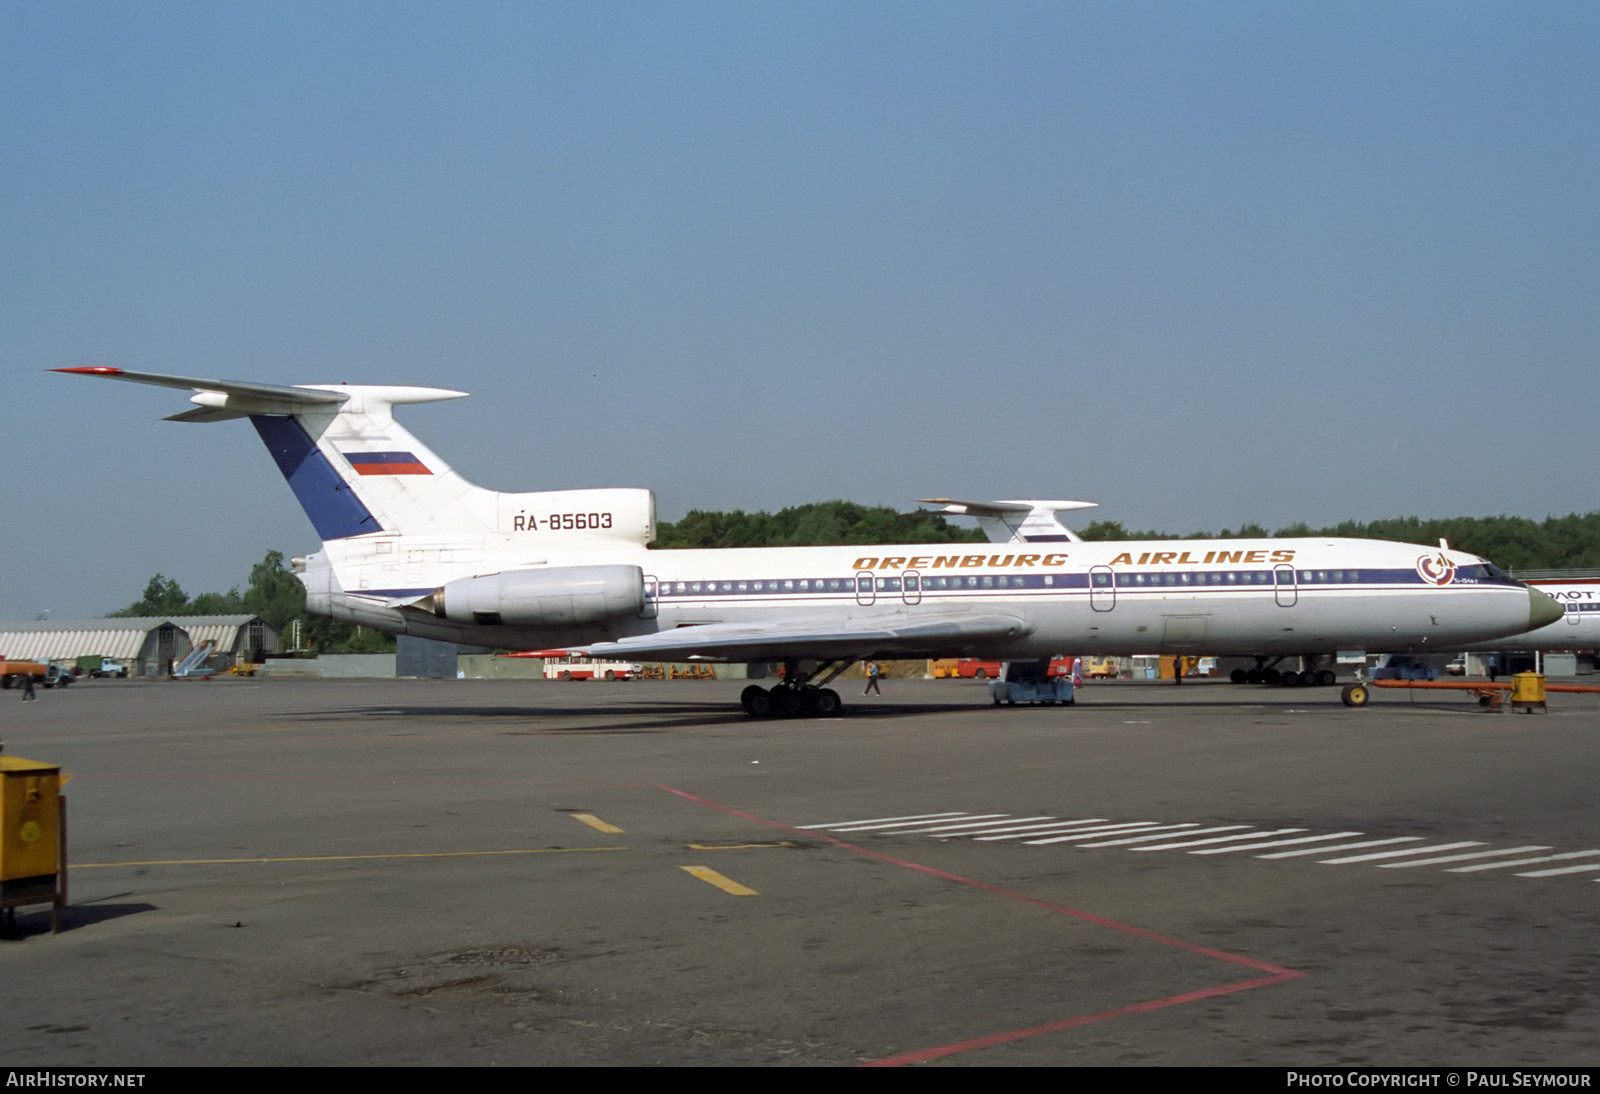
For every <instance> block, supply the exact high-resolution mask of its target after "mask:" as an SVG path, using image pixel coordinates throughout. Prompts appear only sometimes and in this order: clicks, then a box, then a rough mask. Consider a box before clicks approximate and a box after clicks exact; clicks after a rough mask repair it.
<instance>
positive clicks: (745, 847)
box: [685, 839, 799, 851]
mask: <svg viewBox="0 0 1600 1094" xmlns="http://www.w3.org/2000/svg"><path fill="white" fill-rule="evenodd" d="M685 846H687V847H688V848H689V850H691V851H751V850H755V849H756V848H760V847H797V846H799V845H798V844H795V843H791V842H789V841H788V840H786V839H785V840H772V841H769V842H767V843H690V844H686V845H685Z"/></svg>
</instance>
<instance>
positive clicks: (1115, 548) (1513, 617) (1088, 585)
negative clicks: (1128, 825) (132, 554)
mask: <svg viewBox="0 0 1600 1094" xmlns="http://www.w3.org/2000/svg"><path fill="white" fill-rule="evenodd" d="M367 538H368V537H354V538H351V539H345V540H341V541H338V542H337V543H330V544H328V545H326V547H325V550H324V552H323V555H327V556H334V555H337V556H340V557H328V558H325V559H323V560H322V561H323V564H324V567H326V566H328V565H329V564H331V567H332V569H331V570H329V569H326V568H325V569H324V570H323V572H324V574H326V575H329V576H331V574H332V572H333V571H337V573H338V581H337V583H336V584H326V583H325V582H326V580H327V578H326V577H324V578H321V579H319V578H318V577H317V571H318V566H317V561H318V559H319V558H320V557H321V556H314V558H313V560H312V564H311V565H310V566H308V567H307V568H306V573H305V574H303V575H302V576H303V579H305V580H306V581H307V585H308V589H309V590H310V592H311V597H312V601H313V607H314V609H315V610H323V611H327V612H328V614H332V615H334V616H335V617H337V618H344V619H348V620H350V621H353V622H361V623H366V624H368V625H371V626H376V627H380V628H382V629H385V630H391V631H396V632H399V633H411V634H419V635H422V636H425V637H432V638H444V639H448V640H454V641H460V642H468V643H475V644H482V645H489V646H498V647H534V646H579V645H585V644H590V643H595V642H604V641H612V640H617V639H621V638H626V637H628V636H633V635H645V634H651V633H655V632H664V631H672V630H675V629H677V628H681V627H689V626H703V625H708V624H725V625H726V624H742V623H747V624H750V625H752V626H757V625H759V626H763V627H771V628H777V629H781V628H782V627H783V626H784V624H785V620H786V619H799V618H805V619H816V618H819V617H827V618H836V619H837V620H838V622H839V625H840V627H841V629H849V628H861V627H863V626H871V625H872V623H873V620H874V619H887V618H905V617H907V616H915V615H917V614H921V613H928V614H938V615H940V616H943V617H948V616H950V615H952V614H954V615H959V614H960V613H963V612H970V613H973V614H984V615H993V614H1004V615H1008V616H1014V617H1015V618H1017V619H1019V620H1020V621H1021V622H1022V624H1023V626H1022V628H1021V630H1020V633H1019V634H1018V635H1017V636H1015V637H1011V638H1007V639H1006V640H1004V641H1003V642H999V643H995V642H992V641H990V642H986V643H985V644H983V645H982V646H981V647H974V646H970V645H961V644H959V643H958V644H956V645H954V646H948V645H946V646H938V647H934V646H930V647H929V648H928V649H926V650H919V651H915V652H918V653H926V654H928V655H947V656H953V655H968V654H971V653H975V652H982V653H984V654H986V655H990V656H995V657H1007V658H1024V657H1043V656H1048V655H1050V654H1053V653H1062V652H1072V653H1079V654H1089V655H1092V654H1133V653H1149V652H1156V651H1191V652H1195V653H1202V652H1203V653H1208V654H1303V653H1322V652H1334V651H1343V650H1388V651H1402V650H1422V649H1426V650H1437V649H1459V648H1461V647H1462V646H1463V645H1465V644H1469V643H1472V642H1477V641H1482V640H1485V639H1489V638H1492V637H1493V636H1495V635H1503V634H1508V633H1514V632H1516V631H1526V630H1528V629H1530V627H1531V626H1532V625H1534V624H1535V623H1537V624H1539V625H1543V623H1545V622H1546V621H1548V620H1550V619H1553V618H1559V617H1558V615H1557V614H1556V611H1557V609H1556V608H1555V606H1554V605H1552V604H1551V603H1550V602H1549V601H1548V600H1546V599H1545V598H1543V597H1542V596H1536V595H1530V592H1529V590H1528V588H1527V587H1526V586H1525V585H1523V584H1522V583H1520V582H1517V581H1515V580H1513V579H1512V578H1510V577H1508V576H1506V575H1505V574H1504V573H1503V572H1501V571H1500V570H1499V569H1497V568H1496V567H1494V566H1492V565H1491V564H1489V563H1487V562H1485V561H1484V560H1483V559H1480V558H1478V557H1476V556H1474V555H1468V554H1466V553H1464V552H1460V551H1451V550H1445V549H1440V548H1425V547H1419V546H1416V545H1411V544H1397V543H1390V542H1384V541H1376V540H1351V539H1260V540H1175V541H1146V542H1102V543H1071V544H1041V545H1016V544H988V543H985V544H937V545H933V544H900V545H893V546H872V547H860V546H855V547H792V548H750V549H726V550H643V549H639V548H631V549H630V548H625V547H624V548H615V549H611V550H597V549H595V546H594V545H593V544H590V545H588V546H587V547H586V549H584V550H583V551H581V552H574V553H572V554H571V555H565V554H563V553H562V552H559V551H550V550H546V551H542V552H540V557H539V558H538V559H537V560H534V559H529V558H525V557H519V556H518V553H517V551H516V550H515V549H509V550H505V551H497V550H495V545H494V544H491V543H489V542H486V541H484V540H481V539H480V540H479V541H478V542H477V543H476V544H475V545H473V546H470V547H469V546H466V545H464V544H461V543H457V544H456V545H455V546H454V547H446V546H445V545H444V544H442V543H441V544H439V545H438V546H437V547H436V548H435V549H434V550H435V551H436V552H437V553H435V554H433V556H432V558H431V559H430V558H428V557H427V556H426V555H422V554H421V553H420V552H418V555H419V557H414V558H412V559H410V560H409V561H407V560H406V559H404V558H400V557H396V556H395V554H394V553H393V551H392V550H385V549H384V548H383V547H381V546H380V544H379V543H378V542H377V540H378V539H379V538H381V537H372V541H371V542H367V543H363V542H362V540H363V539H367ZM407 546H408V547H410V548H411V549H412V550H413V551H415V550H416V548H417V547H418V546H421V545H418V544H415V543H412V544H408V545H407ZM1057 547H1064V548H1067V549H1066V550H1052V549H1050V548H1057ZM452 555H455V556H457V557H455V558H452V557H450V556H452ZM496 556H499V557H498V558H497V557H496ZM386 560H387V561H386ZM534 563H536V564H537V565H540V566H550V567H560V566H564V565H579V564H594V563H612V564H628V565H637V566H638V567H640V569H641V570H642V571H643V574H644V579H645V593H646V596H645V604H644V609H643V610H642V611H641V612H639V613H636V614H631V615H629V616H628V617H627V618H617V619H610V620H605V621H603V622H600V623H595V624H590V625H586V626H582V627H577V628H569V629H560V630H552V629H551V628H546V627H512V626H477V625H473V624H461V623H454V622H449V621H446V620H441V619H437V618H434V617H431V616H427V615H425V614H423V613H419V612H414V611H410V610H406V609H403V608H396V607H392V606H388V605H394V604H396V603H397V602H401V601H404V600H406V599H407V598H416V597H421V596H424V595H426V594H428V593H429V592H431V591H432V590H433V589H434V588H435V587H437V586H441V585H443V584H444V583H445V581H447V580H449V579H453V578H458V577H465V576H471V575H478V574H484V573H489V572H493V571H496V570H501V569H504V570H515V569H521V568H526V567H528V566H529V565H530V564H534ZM408 566H409V567H411V568H410V569H409V571H408ZM424 567H425V568H426V571H427V577H426V578H423V575H424V569H423V568H424ZM408 573H409V574H410V576H411V577H412V578H414V579H416V578H423V580H420V581H409V582H408V581H406V580H405V577H406V575H407V574H408Z"/></svg>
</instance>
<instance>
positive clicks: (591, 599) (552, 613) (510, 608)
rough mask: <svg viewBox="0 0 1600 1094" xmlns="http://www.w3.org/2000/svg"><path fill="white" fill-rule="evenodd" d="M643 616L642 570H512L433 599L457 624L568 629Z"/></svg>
mask: <svg viewBox="0 0 1600 1094" xmlns="http://www.w3.org/2000/svg"><path fill="white" fill-rule="evenodd" d="M643 610H644V571H643V570H641V569H640V568H639V567H637V566H557V567H554V568H551V569H541V570H508V571H505V572H503V573H498V574H484V575H482V576H481V577H461V578H457V579H456V580H454V581H450V582H446V583H445V584H444V586H442V587H441V588H438V589H435V590H434V593H433V613H434V614H435V615H437V616H438V617H439V618H441V619H449V620H452V621H454V622H457V623H479V624H488V625H495V624H504V625H506V626H521V627H565V626H575V625H579V624H583V623H598V622H599V621H600V620H602V619H615V618H616V617H618V616H622V615H637V614H638V613H639V612H642V611H643Z"/></svg>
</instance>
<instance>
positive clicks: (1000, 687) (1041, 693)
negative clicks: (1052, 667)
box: [989, 661, 1077, 706]
mask: <svg viewBox="0 0 1600 1094" xmlns="http://www.w3.org/2000/svg"><path fill="white" fill-rule="evenodd" d="M989 698H990V699H992V700H993V701H994V705H995V706H999V705H1000V704H1001V703H1007V704H1010V705H1013V706H1014V705H1016V704H1017V703H1052V704H1053V703H1061V704H1063V705H1067V704H1071V703H1074V702H1076V701H1077V700H1076V698H1075V697H1074V695H1073V687H1072V677H1071V675H1066V676H1052V675H1050V672H1049V662H1048V661H1007V662H1005V664H1004V665H1003V666H1002V676H1001V678H1000V679H999V680H995V681H993V682H991V683H990V684H989Z"/></svg>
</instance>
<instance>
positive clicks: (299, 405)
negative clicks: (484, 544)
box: [54, 368, 655, 546]
mask: <svg viewBox="0 0 1600 1094" xmlns="http://www.w3.org/2000/svg"><path fill="white" fill-rule="evenodd" d="M54 371H57V372H69V373H74V374H78V375H90V376H99V377H103V378H106V379H113V380H127V381H131V382H133V383H142V384H155V385H157V386H160V387H172V388H183V389H188V390H190V391H193V392H194V393H195V394H194V395H193V396H192V397H191V399H190V401H191V402H193V403H195V404H196V406H195V408H194V409H191V410H187V411H184V412H182V413H179V414H174V415H172V416H171V417H170V418H168V419H167V420H169V421H177V422H191V423H194V422H199V423H208V422H220V421H227V420H230V419H234V418H248V419H249V420H250V423H251V425H253V426H254V427H255V430H256V433H257V434H258V435H259V436H260V437H261V440H262V442H263V443H265V444H266V446H267V450H268V451H269V452H271V453H272V458H273V459H274V460H275V461H276V462H277V464H278V469H279V470H280V471H281V472H282V473H283V477H284V478H285V479H286V480H287V481H288V483H289V486H290V488H291V489H292V490H293V491H294V494H295V497H296V498H297V499H298V500H299V502H300V506H301V508H303V509H304V510H305V512H306V516H307V517H309V518H310V519H311V523H312V526H313V527H315V528H316V530H317V535H318V536H319V537H320V538H321V539H323V540H324V541H328V540H341V539H349V538H351V537H354V536H366V535H372V534H375V533H390V534H405V535H411V536H417V537H424V538H429V539H436V540H438V541H440V543H441V545H442V544H443V543H444V542H445V541H460V540H462V539H463V538H466V539H476V540H479V541H482V539H483V538H484V537H485V536H492V535H496V534H501V535H515V536H518V537H519V538H524V539H527V540H529V541H530V546H531V545H533V543H535V542H537V541H539V540H546V542H545V544H544V545H545V546H549V545H550V543H549V541H548V540H547V539H546V537H545V535H543V533H550V532H560V533H562V535H561V537H560V542H561V544H562V545H563V546H581V545H582V542H583V541H588V542H591V543H592V542H594V541H596V540H601V541H605V540H612V541H615V540H624V541H627V542H631V543H638V544H641V545H642V544H645V543H648V542H649V541H650V539H652V538H654V535H655V505H654V499H653V497H652V496H651V495H650V492H649V491H648V490H570V491H542V492H534V493H516V494H508V493H500V492H498V491H494V490H486V489H484V488H483V487H480V486H476V485H474V484H473V483H471V482H468V481H467V480H466V479H464V478H463V477H462V476H461V475H459V474H458V473H457V472H455V471H454V470H452V469H451V467H450V465H449V464H447V463H446V462H445V461H444V460H443V459H442V458H440V457H439V456H438V455H437V454H436V453H434V452H433V451H431V450H430V449H429V448H428V447H427V446H426V445H424V444H423V443H422V442H421V441H419V440H417V438H416V437H414V436H412V434H411V433H410V432H409V431H407V430H406V429H405V428H404V427H403V426H401V425H400V424H399V423H398V422H397V421H395V418H394V408H395V407H396V406H400V405H402V404H407V403H428V402H437V401H439V400H443V399H459V398H462V397H463V396H465V395H466V392H464V391H452V390H449V389H446V388H431V387H401V386H393V385H356V384H313V385H306V386H293V387H290V386H280V385H275V384H257V383H245V382H241V381H236V380H204V379H196V378H194V377H187V376H168V375H164V374H160V373H149V372H131V371H128V370H125V369H117V368H64V369H56V370H54ZM591 518H592V519H591ZM562 520H564V521H565V524H562V523H561V521H562ZM552 523H554V526H552Z"/></svg>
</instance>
